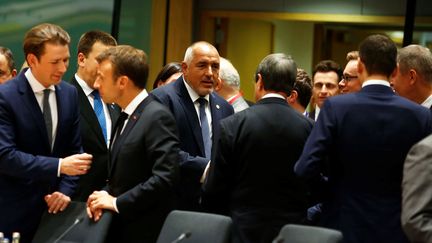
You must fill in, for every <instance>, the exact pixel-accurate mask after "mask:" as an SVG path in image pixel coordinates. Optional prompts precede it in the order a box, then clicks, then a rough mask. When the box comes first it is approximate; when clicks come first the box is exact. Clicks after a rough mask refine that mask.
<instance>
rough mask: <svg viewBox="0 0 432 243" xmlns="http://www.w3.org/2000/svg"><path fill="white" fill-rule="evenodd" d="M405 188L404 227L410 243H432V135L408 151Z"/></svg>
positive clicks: (404, 177) (403, 199)
mask: <svg viewBox="0 0 432 243" xmlns="http://www.w3.org/2000/svg"><path fill="white" fill-rule="evenodd" d="M402 190H403V191H402V227H403V230H404V231H405V233H406V235H407V236H408V238H409V239H410V241H411V242H432V214H431V213H430V212H431V210H432V135H429V136H428V137H426V138H425V139H423V140H422V141H420V142H419V143H417V144H416V145H414V146H413V147H412V148H411V150H410V151H409V153H408V156H407V158H406V160H405V164H404V174H403V181H402Z"/></svg>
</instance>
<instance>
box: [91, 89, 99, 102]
mask: <svg viewBox="0 0 432 243" xmlns="http://www.w3.org/2000/svg"><path fill="white" fill-rule="evenodd" d="M91 94H92V95H93V97H94V99H95V100H100V95H99V90H97V89H95V90H93V91H92V92H91Z"/></svg>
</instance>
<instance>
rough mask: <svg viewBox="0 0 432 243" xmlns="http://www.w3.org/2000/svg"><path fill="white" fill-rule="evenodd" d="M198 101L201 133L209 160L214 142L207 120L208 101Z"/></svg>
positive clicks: (201, 99) (202, 99)
mask: <svg viewBox="0 0 432 243" xmlns="http://www.w3.org/2000/svg"><path fill="white" fill-rule="evenodd" d="M197 101H198V103H199V116H200V121H201V133H202V137H203V142H204V150H205V157H206V158H207V159H210V157H211V146H212V141H211V138H210V126H209V123H208V120H207V115H206V112H205V107H206V104H207V100H206V99H204V98H199V99H198V100H197Z"/></svg>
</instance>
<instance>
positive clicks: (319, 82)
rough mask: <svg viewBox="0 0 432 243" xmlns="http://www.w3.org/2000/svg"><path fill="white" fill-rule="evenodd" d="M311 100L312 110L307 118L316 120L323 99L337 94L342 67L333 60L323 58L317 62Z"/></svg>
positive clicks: (313, 74)
mask: <svg viewBox="0 0 432 243" xmlns="http://www.w3.org/2000/svg"><path fill="white" fill-rule="evenodd" d="M312 77H313V88H312V102H313V103H314V104H315V107H314V110H313V111H311V112H310V113H309V118H311V119H313V120H315V121H316V120H317V118H318V115H319V112H320V109H321V107H322V105H323V104H324V101H325V100H326V99H327V98H328V97H331V96H334V95H337V94H339V81H340V80H341V79H342V69H341V67H340V66H339V64H337V63H336V62H335V61H332V60H324V61H321V62H319V63H318V64H317V65H316V66H315V68H314V70H313V72H312Z"/></svg>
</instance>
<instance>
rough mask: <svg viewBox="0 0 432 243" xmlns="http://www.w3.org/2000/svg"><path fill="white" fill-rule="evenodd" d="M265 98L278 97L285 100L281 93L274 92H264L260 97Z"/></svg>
mask: <svg viewBox="0 0 432 243" xmlns="http://www.w3.org/2000/svg"><path fill="white" fill-rule="evenodd" d="M265 98H280V99H283V100H285V98H284V97H283V96H282V95H280V94H276V93H268V94H265V95H264V96H263V97H261V99H265Z"/></svg>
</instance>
